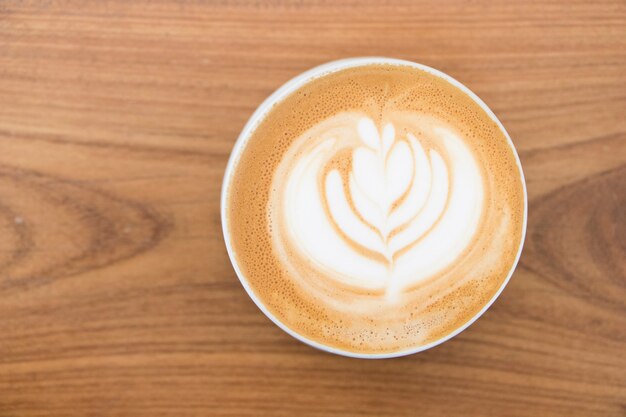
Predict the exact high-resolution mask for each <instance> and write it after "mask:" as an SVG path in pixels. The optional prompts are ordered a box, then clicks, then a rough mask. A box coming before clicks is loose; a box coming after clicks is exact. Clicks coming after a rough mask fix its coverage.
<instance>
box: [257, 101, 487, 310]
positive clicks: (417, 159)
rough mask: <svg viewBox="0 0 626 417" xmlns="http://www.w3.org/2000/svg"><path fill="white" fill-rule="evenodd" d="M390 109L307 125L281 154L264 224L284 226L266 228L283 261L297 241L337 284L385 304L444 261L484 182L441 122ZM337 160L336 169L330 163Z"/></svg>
mask: <svg viewBox="0 0 626 417" xmlns="http://www.w3.org/2000/svg"><path fill="white" fill-rule="evenodd" d="M393 116H394V115H391V119H392V120H393V119H396V120H398V121H399V123H401V124H400V125H399V126H396V124H395V123H394V122H393V121H391V120H389V121H385V122H383V123H381V124H376V123H375V122H374V121H373V120H371V119H370V118H368V117H367V116H365V115H362V114H359V113H357V112H350V113H348V112H346V113H341V114H338V115H335V116H333V117H330V118H329V119H327V120H324V121H322V122H320V123H319V124H317V125H316V126H313V127H312V128H311V129H309V130H308V131H307V132H305V133H304V134H303V135H301V136H300V137H299V138H298V139H297V140H296V141H294V143H293V144H292V146H291V148H290V149H289V150H288V151H287V152H286V153H285V155H284V157H283V159H282V161H281V164H280V166H279V167H278V169H277V170H276V173H275V176H274V180H273V183H272V196H271V198H270V200H269V201H270V204H271V205H272V206H273V207H275V209H274V210H272V211H271V213H272V218H271V219H270V222H269V224H271V225H276V224H280V223H281V222H284V224H285V225H286V227H285V228H284V230H286V233H285V234H281V233H271V234H272V243H273V245H274V246H275V248H276V249H277V252H278V253H280V254H282V255H283V256H284V258H283V262H285V263H286V264H288V263H289V259H288V257H289V256H290V255H288V254H289V251H287V250H285V249H286V248H297V250H298V251H299V252H300V255H301V256H302V257H305V258H308V259H309V260H310V262H311V263H312V264H314V265H315V266H316V267H317V268H319V269H320V270H321V271H323V273H324V275H326V276H328V277H331V278H332V279H334V280H336V281H337V283H338V284H342V285H346V286H350V287H356V288H358V289H362V290H373V291H382V292H384V293H385V294H386V300H387V301H388V302H394V301H396V300H398V297H397V295H398V293H399V292H401V291H403V290H405V289H407V288H411V287H413V286H415V285H417V284H419V283H420V282H423V281H424V280H425V279H428V278H429V277H431V276H432V275H434V274H437V273H438V272H440V271H442V270H444V269H446V268H448V267H450V266H451V265H452V264H453V263H454V262H455V260H456V259H457V258H458V257H459V255H460V254H461V253H462V252H463V250H464V249H465V248H466V247H467V246H468V244H469V243H470V241H471V240H472V237H473V235H474V233H475V232H476V229H477V227H478V224H479V220H480V216H481V213H482V205H483V181H484V179H483V178H482V175H481V171H480V169H479V167H478V164H477V162H476V159H475V157H474V155H473V154H472V151H471V149H470V148H469V147H468V146H467V145H466V144H465V142H464V140H463V139H462V138H461V137H460V136H459V134H458V133H457V132H456V131H455V130H454V129H453V128H452V127H451V126H449V125H447V124H446V123H445V122H444V121H441V120H438V119H436V118H433V117H431V116H426V115H416V114H409V115H407V114H399V115H397V117H393ZM398 127H402V129H398ZM416 135H419V137H422V138H425V139H423V140H422V139H419V138H418V136H416ZM341 158H345V159H347V161H344V165H347V168H346V169H345V172H342V169H341V168H339V167H333V166H332V165H333V162H337V159H341ZM301 279H306V277H304V276H303V277H301Z"/></svg>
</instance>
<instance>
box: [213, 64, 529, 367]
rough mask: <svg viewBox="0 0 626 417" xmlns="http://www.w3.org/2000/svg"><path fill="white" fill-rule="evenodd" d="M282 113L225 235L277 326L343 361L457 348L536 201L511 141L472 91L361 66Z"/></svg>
mask: <svg viewBox="0 0 626 417" xmlns="http://www.w3.org/2000/svg"><path fill="white" fill-rule="evenodd" d="M268 108H269V110H267V113H266V114H264V115H263V116H262V117H259V120H255V124H254V125H252V124H251V126H253V127H249V128H246V129H245V130H244V133H243V134H242V138H241V139H240V142H239V144H238V146H237V147H236V148H235V150H234V151H233V156H232V158H231V162H229V169H227V175H226V178H225V182H224V184H225V185H224V189H223V200H222V204H223V206H222V216H223V223H222V225H223V228H224V234H225V238H226V242H227V247H228V248H229V255H231V259H232V260H233V263H234V265H235V269H236V270H237V273H238V275H239V277H240V279H241V281H242V283H243V284H244V286H245V288H246V290H248V292H249V293H250V294H251V296H252V298H253V299H254V300H255V301H256V302H257V304H259V305H260V306H261V308H262V309H263V311H264V312H265V313H266V314H267V315H268V316H269V317H270V318H272V319H273V320H274V321H275V322H277V323H279V325H281V326H282V327H283V328H286V329H288V330H289V331H290V332H292V333H293V334H295V335H296V336H297V337H299V338H301V339H303V340H305V341H308V342H313V343H317V344H318V345H322V346H324V347H328V348H332V349H334V351H336V352H342V353H347V354H350V355H362V354H376V355H378V354H382V355H385V354H396V353H398V352H411V351H416V350H419V349H422V348H423V347H425V346H430V345H431V344H433V343H436V342H437V341H441V340H445V338H447V337H449V336H450V335H452V334H454V333H455V332H456V331H458V330H459V329H462V328H463V327H464V326H467V325H469V323H470V322H471V321H472V320H473V319H474V318H475V317H477V315H480V313H481V311H484V309H485V308H486V307H487V306H488V305H489V304H490V303H491V302H492V301H493V300H494V299H495V297H496V296H497V294H498V293H499V291H501V289H502V288H503V286H504V284H505V283H506V281H507V279H508V277H509V276H510V272H511V271H512V268H513V267H514V265H515V263H516V261H517V257H518V254H519V250H520V247H521V243H522V240H523V233H524V227H525V191H524V187H523V183H522V181H523V177H522V173H521V170H520V167H519V164H518V160H517V157H516V154H515V151H514V149H513V148H512V146H511V144H510V142H509V139H508V138H507V136H506V134H505V132H504V131H503V130H502V128H501V126H500V125H499V124H498V123H497V121H496V120H495V119H494V118H493V117H492V116H491V115H490V114H488V112H486V110H485V108H483V107H482V106H481V104H479V102H477V99H475V98H473V97H472V96H471V94H470V93H468V91H466V90H464V89H462V88H461V87H459V86H458V85H456V84H454V83H452V82H450V81H449V80H447V79H446V78H444V77H441V76H438V75H436V74H433V73H431V72H429V71H425V70H422V69H420V68H415V67H413V66H409V65H387V64H381V65H362V66H356V67H349V68H344V69H341V70H337V71H334V72H331V73H325V74H324V75H320V76H319V77H318V78H314V79H309V80H306V81H302V82H299V83H297V84H296V85H295V86H294V87H293V89H292V90H290V92H289V94H287V95H286V96H284V97H282V98H281V99H280V100H276V101H274V102H272V103H271V106H268ZM254 119H255V118H254V117H253V120H254Z"/></svg>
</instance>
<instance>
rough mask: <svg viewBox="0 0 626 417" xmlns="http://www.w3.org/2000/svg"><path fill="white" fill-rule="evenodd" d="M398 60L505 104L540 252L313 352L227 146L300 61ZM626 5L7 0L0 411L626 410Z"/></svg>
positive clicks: (1, 92)
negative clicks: (393, 324) (485, 301)
mask: <svg viewBox="0 0 626 417" xmlns="http://www.w3.org/2000/svg"><path fill="white" fill-rule="evenodd" d="M363 55H382V56H391V57H397V58H404V59H409V60H413V61H417V62H421V63H424V64H427V65H430V66H433V67H435V68H438V69H441V70H443V71H445V72H447V73H449V74H450V75H452V76H453V77H455V78H457V79H458V80H460V81H461V82H463V83H465V84H466V85H467V86H469V87H470V88H471V89H472V90H474V91H475V92H476V93H477V94H478V95H479V96H481V97H482V98H483V99H484V100H485V101H486V103H487V104H488V105H489V106H491V108H492V109H493V110H494V111H495V113H496V114H497V115H498V116H499V117H500V119H501V120H502V122H503V123H504V125H505V126H506V127H507V129H508V130H509V133H510V134H511V136H512V137H513V140H514V142H515V144H516V145H517V147H518V149H519V152H520V157H521V159H522V163H523V166H524V169H525V172H526V176H527V182H528V191H529V194H530V217H529V229H528V236H527V241H526V248H525V251H524V253H523V256H522V259H521V263H520V266H519V268H518V270H517V272H516V273H515V274H514V276H513V279H512V281H511V282H510V284H509V286H508V287H507V288H506V290H505V291H504V293H503V294H502V296H501V297H500V299H499V300H498V301H497V302H496V303H495V304H494V306H493V307H492V308H491V309H490V310H489V311H488V312H487V313H486V314H485V315H484V316H483V317H482V318H481V319H480V320H478V322H476V323H475V324H474V325H472V326H471V327H470V328H469V329H468V330H466V331H465V332H464V333H462V334H461V335H460V336H458V337H457V338H455V339H453V340H452V341H450V342H447V343H445V344H443V345H441V346H439V347H437V348H434V349H432V350H430V351H427V352H424V353H420V354H417V355H414V356H409V357H405V358H401V359H395V360H384V361H363V360H355V359H348V358H342V357H336V356H332V355H329V354H325V353H322V352H318V351H316V350H314V349H312V348H310V347H307V346H305V345H303V344H301V343H299V342H297V341H295V340H294V339H292V338H291V337H289V336H288V335H286V334H285V333H283V332H282V331H281V330H279V329H278V328H277V327H276V326H274V325H273V324H272V323H271V322H270V321H269V320H268V319H267V318H265V316H263V314H262V313H261V312H260V311H259V310H258V309H257V308H256V307H255V306H254V304H253V303H252V301H251V300H250V299H249V298H248V296H247V295H246V294H245V292H244V290H243V289H242V287H241V285H240V284H239V281H238V280H237V278H236V276H235V274H234V272H233V269H232V268H231V266H230V263H229V261H228V258H227V255H226V250H225V248H224V244H223V241H222V236H221V228H220V217H219V193H220V186H221V181H222V174H223V171H224V168H225V164H226V161H227V158H228V155H229V152H230V150H231V147H232V145H233V143H234V141H235V139H236V137H237V135H238V133H239V131H240V129H241V128H242V127H243V125H244V123H245V122H246V120H247V118H248V117H249V116H250V115H251V113H252V112H253V110H254V109H255V107H256V106H257V105H258V104H259V103H260V102H261V101H262V100H263V99H264V98H265V97H266V96H267V95H268V94H270V93H271V92H272V91H273V90H274V89H275V88H277V87H278V86H279V85H281V84H282V83H284V82H285V81H287V80H288V79H289V78H291V77H293V76H295V75H297V74H298V73H300V72H302V71H304V70H306V69H308V68H311V67H313V66H315V65H318V64H320V63H323V62H326V61H330V60H333V59H338V58H343V57H349V56H363ZM625 86H626V3H625V2H624V1H623V0H621V1H615V2H591V1H562V2H554V1H523V2H522V1H520V2H517V1H503V2H497V3H492V2H483V1H467V2H465V1H460V0H459V1H450V2H446V1H428V2H417V1H406V2H389V1H367V2H363V1H356V0H355V1H349V2H345V1H330V0H329V1H324V0H317V1H311V2H305V1H297V2H289V3H287V2H282V1H260V0H259V1H252V2H244V1H236V0H233V1H228V0H218V1H208V2H200V1H189V2H184V1H173V0H169V1H167V0H163V1H155V2H152V1H150V2H148V1H132V2H131V1H93V2H87V1H67V2H64V1H44V0H42V1H32V2H21V1H11V0H4V1H0V417H21V416H59V417H71V416H146V417H148V416H149V417H158V416H168V417H170V416H183V417H185V416H279V417H280V416H440V415H441V416H444V415H445V416H453V415H458V416H568V417H570V416H624V415H625V414H626V133H625V132H626V116H625V110H626V87H625Z"/></svg>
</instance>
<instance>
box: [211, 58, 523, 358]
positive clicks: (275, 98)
mask: <svg viewBox="0 0 626 417" xmlns="http://www.w3.org/2000/svg"><path fill="white" fill-rule="evenodd" d="M372 64H390V65H399V66H407V65H408V66H411V67H414V68H418V69H421V70H423V71H426V72H428V73H430V74H433V75H436V76H438V77H441V78H443V79H445V80H446V81H448V82H450V83H451V84H452V85H454V86H455V87H457V88H459V89H460V90H461V91H463V92H464V93H465V94H467V95H468V96H469V97H471V98H472V100H474V101H475V102H476V103H478V105H480V107H482V108H483V110H485V112H486V113H487V114H488V115H489V117H491V119H493V121H494V122H495V123H496V124H497V125H498V127H499V128H500V130H502V132H503V133H504V135H505V136H506V138H507V140H508V142H509V145H510V146H511V150H512V151H513V154H514V155H515V159H516V161H517V166H518V167H519V171H520V176H521V181H522V185H523V189H524V223H523V225H522V235H521V241H520V245H519V250H518V252H517V256H516V257H515V262H514V263H513V265H512V266H511V269H510V271H509V273H508V274H507V277H506V279H505V280H504V281H503V282H502V285H501V286H500V288H499V289H498V291H497V292H496V294H495V295H494V296H493V297H492V298H491V300H489V302H488V303H486V304H485V305H484V306H483V308H482V309H481V310H480V311H479V312H478V313H477V314H476V315H475V316H474V317H472V318H471V319H470V320H468V321H467V322H466V323H465V324H464V325H462V326H461V327H459V328H458V329H456V330H455V331H453V332H452V333H450V334H448V335H446V336H444V337H442V338H441V339H438V340H435V341H434V342H431V343H429V344H427V345H422V346H418V347H415V348H410V349H405V350H402V351H398V352H393V353H372V354H370V353H355V352H350V351H346V350H342V349H337V348H334V347H331V346H326V345H324V344H321V343H318V342H316V341H313V340H310V339H308V338H306V337H304V336H303V335H301V334H299V333H298V332H296V331H295V330H293V329H291V328H289V327H288V326H286V325H285V324H284V323H282V322H281V321H280V320H279V319H278V318H276V317H275V316H274V315H273V314H272V313H271V312H270V311H269V310H268V309H267V308H266V307H265V305H264V304H263V301H262V300H261V299H259V298H258V297H257V296H256V295H255V294H254V291H253V290H252V288H251V287H250V284H249V283H248V280H247V279H246V277H245V276H244V274H243V273H242V272H241V269H240V268H239V265H238V264H237V260H236V258H235V256H234V253H233V252H234V251H233V246H232V243H231V241H230V236H229V234H228V230H227V225H226V202H227V195H228V187H229V182H230V177H231V175H232V173H233V170H234V169H235V165H236V161H237V160H238V156H239V155H240V154H241V153H242V152H245V150H246V143H247V141H248V138H249V137H250V135H251V133H252V132H253V131H254V129H256V127H257V126H258V124H259V123H260V122H261V121H262V120H263V119H264V118H265V116H266V115H267V113H268V111H269V110H270V109H271V108H272V106H273V105H274V104H276V103H278V102H280V101H281V100H283V99H284V98H285V97H287V96H288V95H289V94H291V93H293V92H294V91H296V90H298V89H299V88H300V87H302V86H303V85H305V84H307V83H308V82H310V81H311V80H313V79H316V78H319V77H321V76H324V75H326V74H329V73H332V72H335V71H339V70H342V69H346V68H353V67H359V66H364V65H372ZM221 216H222V231H223V233H224V241H225V242H226V249H227V251H228V256H229V258H230V261H231V262H232V264H233V268H234V269H235V272H236V273H237V277H239V281H241V284H242V285H243V287H244V288H245V290H246V292H247V293H248V295H249V296H250V298H252V301H254V303H255V304H256V305H257V307H259V309H261V311H262V312H263V313H264V314H265V315H266V316H267V317H268V318H269V319H270V320H272V321H273V322H274V323H275V324H276V325H277V326H278V327H280V328H281V329H283V330H284V331H285V332H287V333H288V334H290V335H291V336H293V337H294V338H296V339H298V340H300V341H301V342H303V343H306V344H308V345H310V346H313V347H314V348H317V349H320V350H323V351H325V352H329V353H334V354H337V355H343V356H349V357H353V358H363V359H384V358H395V357H399V356H406V355H410V354H413V353H417V352H422V351H424V350H427V349H430V348H432V347H434V346H437V345H439V344H441V343H443V342H445V341H447V340H449V339H451V338H453V337H454V336H456V335H457V334H459V333H461V332H462V331H463V330H465V329H466V328H468V327H469V326H470V325H471V324H472V323H474V321H476V319H478V318H479V317H480V316H482V315H483V313H484V312H485V311H487V309H488V308H489V307H490V306H491V304H493V302H494V301H495V300H496V298H498V296H499V295H500V293H501V292H502V290H504V287H505V286H506V284H507V283H508V282H509V280H510V279H511V275H513V271H514V270H515V267H516V266H517V262H518V261H519V257H520V255H521V253H522V247H523V244H524V238H525V237H526V222H527V217H528V195H527V192H526V182H525V180H524V173H523V171H522V165H521V163H520V160H519V157H518V155H517V151H516V150H515V146H514V145H513V142H512V141H511V138H510V136H509V134H508V133H507V131H506V130H505V129H504V126H502V123H500V121H499V120H498V118H497V117H496V115H495V114H493V112H492V111H491V110H490V109H489V107H487V105H486V104H485V103H484V102H483V101H482V100H481V99H480V98H479V97H478V96H477V95H476V94H474V93H473V92H472V91H470V89H469V88H467V87H465V86H464V85H463V84H461V83H460V82H458V81H457V80H455V79H454V78H452V77H450V76H449V75H447V74H444V73H443V72H441V71H438V70H436V69H434V68H430V67H428V66H425V65H421V64H417V63H414V62H411V61H405V60H401V59H393V58H382V57H359V58H347V59H342V60H339V61H333V62H329V63H326V64H323V65H320V66H318V67H315V68H313V69H310V70H308V71H306V72H304V73H302V74H300V75H298V76H297V77H295V78H293V79H291V80H290V81H288V82H287V83H285V84H284V85H283V86H282V87H280V88H279V89H278V90H276V91H275V92H274V93H273V94H272V95H270V96H269V97H268V98H267V99H265V101H264V102H263V103H262V104H261V105H260V106H259V107H258V108H257V109H256V111H255V112H254V114H252V116H251V117H250V119H249V120H248V123H246V125H245V126H244V128H243V130H242V131H241V133H240V134H239V138H238V139H237V141H236V142H235V146H234V147H233V150H232V152H231V154H230V158H229V160H228V165H227V166H226V172H225V174H224V181H223V184H222V195H221Z"/></svg>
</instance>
